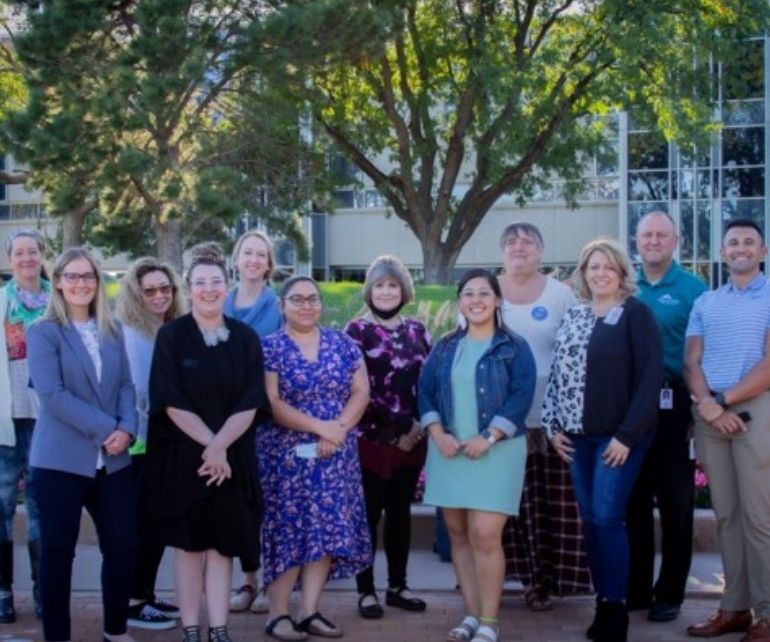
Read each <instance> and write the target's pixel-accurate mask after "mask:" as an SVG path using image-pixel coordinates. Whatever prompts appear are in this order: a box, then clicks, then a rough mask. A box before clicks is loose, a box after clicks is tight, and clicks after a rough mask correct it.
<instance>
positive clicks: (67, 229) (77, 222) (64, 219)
mask: <svg viewBox="0 0 770 642" xmlns="http://www.w3.org/2000/svg"><path fill="white" fill-rule="evenodd" d="M91 209H92V205H91V204H90V203H84V204H83V205H81V206H80V207H77V208H75V209H72V210H69V211H68V212H64V213H63V214H62V215H61V236H62V250H66V249H69V248H71V247H78V246H80V245H83V222H84V221H85V220H86V215H87V214H88V212H90V211H91Z"/></svg>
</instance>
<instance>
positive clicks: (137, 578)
mask: <svg viewBox="0 0 770 642" xmlns="http://www.w3.org/2000/svg"><path fill="white" fill-rule="evenodd" d="M144 458H145V455H133V456H132V457H131V468H132V470H133V474H134V488H135V489H136V493H137V497H139V491H140V489H141V487H142V476H143V475H142V472H143V470H144ZM145 520H146V517H145V516H144V513H143V511H142V506H141V503H138V511H137V549H136V566H135V567H134V585H133V589H132V590H131V599H134V600H142V601H154V600H155V581H156V579H157V577H158V568H159V567H160V562H161V560H162V559H163V551H164V550H165V549H166V547H165V546H163V545H162V544H161V545H158V544H157V543H155V542H152V541H150V539H149V538H148V537H147V535H146V530H147V529H146V521H145Z"/></svg>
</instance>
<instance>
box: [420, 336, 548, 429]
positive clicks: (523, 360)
mask: <svg viewBox="0 0 770 642" xmlns="http://www.w3.org/2000/svg"><path fill="white" fill-rule="evenodd" d="M464 336H465V331H464V330H461V329H458V330H456V331H455V332H452V333H451V334H449V335H447V336H445V337H443V338H442V339H441V340H440V341H439V342H438V343H437V344H436V346H435V347H434V348H433V350H432V351H431V353H430V354H429V355H428V359H427V361H426V362H425V365H423V368H422V373H421V374H420V382H419V407H420V423H421V425H422V427H423V429H426V428H427V427H428V426H429V425H430V424H433V423H437V422H439V423H441V425H442V427H443V428H444V430H445V431H447V432H451V426H452V366H453V365H454V362H455V355H456V353H457V346H458V345H459V344H460V341H461V340H462V339H463V337H464ZM535 379H536V372H535V359H534V357H533V356H532V351H531V350H530V348H529V344H528V343H527V342H526V341H525V340H524V339H523V338H522V337H520V336H519V335H517V334H514V333H512V332H510V331H509V330H507V329H505V328H497V329H496V330H495V334H494V336H493V338H492V343H491V345H490V346H489V348H488V349H487V351H486V352H485V353H484V354H483V355H482V356H481V359H479V362H478V364H477V365H476V403H477V406H478V413H479V418H478V429H479V432H481V431H483V430H484V429H486V428H492V427H494V428H497V429H498V430H501V431H502V432H503V433H505V436H506V437H517V436H519V435H522V434H523V433H524V431H525V430H526V422H525V420H526V418H527V413H528V412H529V407H530V406H531V405H532V397H533V395H534V393H535Z"/></svg>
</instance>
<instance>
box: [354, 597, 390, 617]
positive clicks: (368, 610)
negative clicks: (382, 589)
mask: <svg viewBox="0 0 770 642" xmlns="http://www.w3.org/2000/svg"><path fill="white" fill-rule="evenodd" d="M367 599H372V600H374V602H370V603H369V604H364V600H367ZM358 614H359V615H360V616H361V617H362V618H364V619H366V620H379V619H380V618H381V617H382V616H383V615H385V611H384V610H383V608H382V606H381V605H380V601H379V600H378V599H377V593H363V594H362V595H360V596H359V597H358Z"/></svg>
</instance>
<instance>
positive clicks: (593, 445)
mask: <svg viewBox="0 0 770 642" xmlns="http://www.w3.org/2000/svg"><path fill="white" fill-rule="evenodd" d="M652 436H653V435H652V433H648V434H647V435H646V436H645V437H644V438H643V439H642V440H641V442H640V443H639V444H637V445H636V446H635V447H633V448H631V451H630V452H629V454H628V459H626V463H625V464H623V465H622V466H617V467H615V468H613V467H611V466H608V465H607V464H605V463H604V461H602V453H603V452H604V451H605V450H606V448H607V445H608V444H609V443H610V440H611V439H612V437H610V436H606V435H570V438H571V439H572V443H573V446H574V447H575V452H574V455H573V459H572V463H571V464H570V473H571V475H572V485H573V486H574V487H575V495H576V497H577V501H578V509H579V510H580V518H581V520H582V521H583V536H584V537H585V542H586V552H587V553H588V565H589V567H590V569H591V578H592V580H593V584H594V588H595V589H596V593H597V595H598V596H599V597H600V598H603V599H605V600H610V601H624V600H625V599H626V590H627V588H628V565H629V555H628V534H627V532H626V506H627V504H628V498H629V497H630V495H631V491H632V490H633V487H634V483H635V482H636V478H637V477H638V475H639V471H640V470H641V467H642V463H643V462H644V456H645V453H646V452H647V449H648V448H649V446H650V443H651V441H652Z"/></svg>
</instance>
